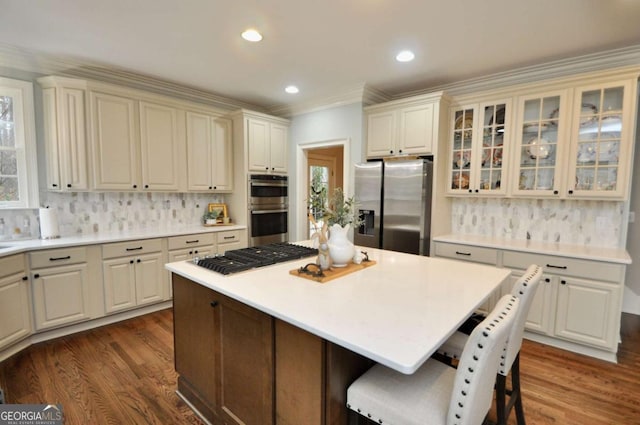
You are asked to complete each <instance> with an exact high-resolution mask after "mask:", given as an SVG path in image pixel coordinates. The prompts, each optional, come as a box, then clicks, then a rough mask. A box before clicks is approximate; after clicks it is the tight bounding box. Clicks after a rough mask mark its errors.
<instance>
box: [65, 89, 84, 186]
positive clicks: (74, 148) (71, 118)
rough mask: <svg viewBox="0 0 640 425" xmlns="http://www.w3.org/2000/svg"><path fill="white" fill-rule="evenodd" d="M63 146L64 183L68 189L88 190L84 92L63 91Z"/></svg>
mask: <svg viewBox="0 0 640 425" xmlns="http://www.w3.org/2000/svg"><path fill="white" fill-rule="evenodd" d="M60 109H61V113H62V116H61V117H60V119H61V120H62V131H61V137H62V138H61V142H62V143H61V146H60V150H61V151H62V152H61V153H62V161H61V166H62V169H63V170H64V173H63V176H64V177H65V179H64V181H61V183H62V184H63V186H64V188H67V189H76V190H81V189H83V190H84V189H88V188H89V180H88V177H87V148H86V146H87V145H86V135H85V116H84V111H85V105H84V90H79V89H67V88H65V89H62V107H61V108H60Z"/></svg>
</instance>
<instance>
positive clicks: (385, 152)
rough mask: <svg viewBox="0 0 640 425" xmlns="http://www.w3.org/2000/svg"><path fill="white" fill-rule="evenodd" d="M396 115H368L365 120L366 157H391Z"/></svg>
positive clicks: (391, 113)
mask: <svg viewBox="0 0 640 425" xmlns="http://www.w3.org/2000/svg"><path fill="white" fill-rule="evenodd" d="M396 137H397V136H396V115H395V113H394V112H393V111H387V112H379V113H376V114H370V115H369V117H368V118H367V156H369V157H381V156H389V155H393V154H394V153H396V152H395V150H394V149H395V146H394V145H395V140H396Z"/></svg>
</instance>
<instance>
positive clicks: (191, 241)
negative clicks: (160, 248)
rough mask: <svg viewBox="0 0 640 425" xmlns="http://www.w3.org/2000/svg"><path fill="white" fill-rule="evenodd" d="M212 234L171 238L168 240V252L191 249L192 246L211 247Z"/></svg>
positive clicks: (213, 237) (213, 236)
mask: <svg viewBox="0 0 640 425" xmlns="http://www.w3.org/2000/svg"><path fill="white" fill-rule="evenodd" d="M214 243H215V235H214V234H213V233H198V234H194V235H183V236H172V237H170V238H169V250H173V249H182V248H191V247H194V246H204V245H213V244H214Z"/></svg>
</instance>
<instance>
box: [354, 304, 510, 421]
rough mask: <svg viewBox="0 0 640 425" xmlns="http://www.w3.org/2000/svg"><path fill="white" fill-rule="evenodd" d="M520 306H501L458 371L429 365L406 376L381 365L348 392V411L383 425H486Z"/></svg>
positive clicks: (472, 339)
mask: <svg viewBox="0 0 640 425" xmlns="http://www.w3.org/2000/svg"><path fill="white" fill-rule="evenodd" d="M518 304H519V300H518V298H516V297H514V296H512V295H505V296H504V297H503V298H501V299H500V301H498V304H497V305H496V307H495V308H494V309H493V311H492V312H491V313H490V314H489V315H488V316H487V318H486V319H485V320H484V321H483V322H482V323H481V324H480V325H478V326H477V327H476V328H475V329H474V330H473V332H472V333H471V335H470V336H469V338H468V340H467V344H466V345H465V347H464V351H463V354H462V357H461V359H460V363H459V366H458V369H453V368H451V367H449V366H447V365H445V364H444V363H441V362H439V361H437V360H433V359H429V360H427V361H426V362H425V363H424V364H423V365H422V366H421V367H420V368H419V369H418V370H417V371H416V372H415V373H413V374H411V375H404V374H402V373H400V372H396V371H394V370H392V369H389V368H387V367H385V366H383V365H380V364H377V365H375V366H373V367H372V368H371V369H369V370H368V371H367V372H366V373H365V374H364V375H362V376H361V377H360V378H358V379H357V380H356V381H355V382H354V383H353V384H351V386H350V387H349V388H348V389H347V407H348V408H349V409H351V410H352V411H353V412H357V413H358V414H360V415H362V416H364V417H367V418H369V419H370V420H372V421H374V422H376V423H379V424H383V425H384V424H390V425H425V424H429V425H478V424H481V423H482V422H483V420H484V418H485V416H486V414H487V412H488V411H489V408H490V407H491V401H492V398H493V397H492V396H493V385H494V383H495V377H496V373H497V370H498V364H499V362H500V357H501V356H502V354H503V352H504V346H505V342H506V340H507V336H508V335H509V332H510V331H511V327H512V325H513V323H514V319H515V313H516V312H517V310H518ZM356 417H357V416H356Z"/></svg>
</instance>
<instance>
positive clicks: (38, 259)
mask: <svg viewBox="0 0 640 425" xmlns="http://www.w3.org/2000/svg"><path fill="white" fill-rule="evenodd" d="M29 260H30V263H31V268H32V269H39V268H43V267H55V266H62V265H66V264H78V263H86V262H87V249H86V248H85V247H78V248H61V249H48V250H46V251H35V252H31V253H30V254H29Z"/></svg>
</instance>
